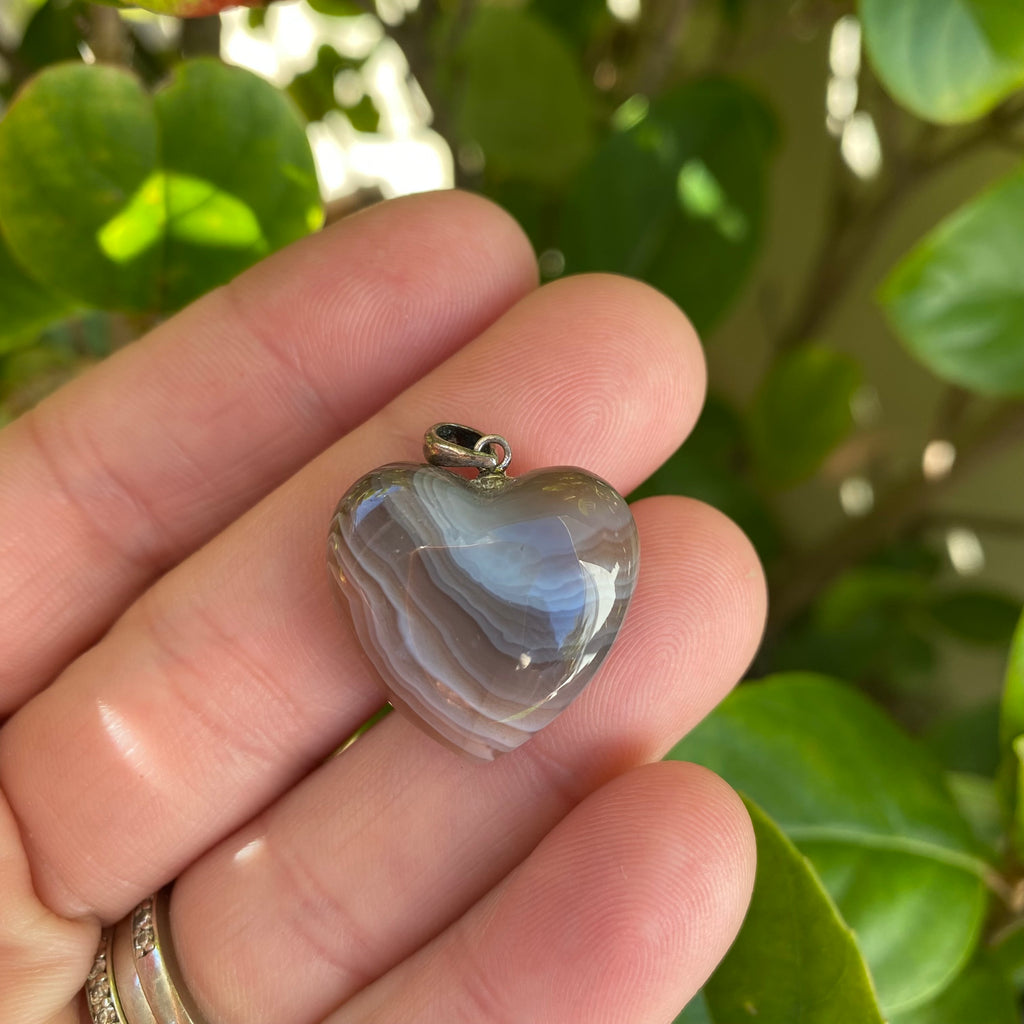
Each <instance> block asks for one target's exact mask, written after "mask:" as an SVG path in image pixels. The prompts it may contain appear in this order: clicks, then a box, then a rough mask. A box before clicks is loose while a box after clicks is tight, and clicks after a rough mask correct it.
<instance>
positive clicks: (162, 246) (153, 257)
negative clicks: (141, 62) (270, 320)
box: [0, 60, 320, 311]
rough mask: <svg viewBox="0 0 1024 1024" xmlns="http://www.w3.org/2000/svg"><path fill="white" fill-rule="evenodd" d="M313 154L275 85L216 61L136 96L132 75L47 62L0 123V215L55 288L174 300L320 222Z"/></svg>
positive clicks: (116, 300) (159, 306)
mask: <svg viewBox="0 0 1024 1024" xmlns="http://www.w3.org/2000/svg"><path fill="white" fill-rule="evenodd" d="M319 221H320V204H319V195H318V190H317V184H316V175H315V171H314V167H313V161H312V155H311V153H310V151H309V146H308V143H307V141H306V137H305V133H304V131H303V129H302V126H301V123H300V122H299V120H298V118H297V117H296V115H295V113H294V111H293V110H292V108H291V107H290V105H289V104H288V102H287V100H286V99H285V98H284V97H283V96H282V95H281V93H280V92H279V91H278V90H277V89H275V88H274V87H273V86H271V85H270V84H269V83H267V82H265V81H263V80H262V79H260V78H258V77H257V76H255V75H253V74H250V73H249V72H247V71H243V70H242V69H240V68H234V67H228V66H226V65H223V64H221V63H219V62H218V61H215V60H197V61H188V62H185V63H183V64H181V65H179V66H178V67H177V68H176V70H175V72H174V75H173V77H172V78H171V80H170V82H169V83H168V85H167V86H166V87H165V88H164V89H163V90H161V91H160V92H158V93H157V94H156V96H155V97H152V98H151V97H150V96H148V95H147V94H146V93H145V91H144V90H143V88H142V86H141V85H140V84H139V82H138V81H137V80H136V79H135V78H133V77H132V76H131V75H129V74H127V73H125V72H123V71H120V70H118V69H116V68H112V67H107V66H102V65H96V66H91V67H90V66H83V65H70V64H68V65H58V66H56V67H53V68H50V69H48V70H46V71H44V72H43V73H42V74H40V75H39V76H37V77H36V78H35V79H34V80H32V81H31V82H30V83H29V84H28V85H27V86H26V87H25V89H24V90H23V91H22V92H21V93H20V95H19V96H18V98H17V99H16V101H15V102H14V104H13V105H12V106H11V108H10V109H9V110H8V112H7V115H6V117H5V118H4V119H3V121H2V122H0V223H2V224H3V225H4V231H5V234H6V236H7V239H8V242H9V244H10V246H11V249H12V251H13V253H14V256H15V257H16V259H17V260H18V262H20V263H21V264H23V265H24V266H25V267H26V268H27V270H28V271H29V272H30V274H31V275H32V276H34V277H36V278H38V279H39V281H41V282H42V283H43V284H45V285H47V286H49V287H50V288H52V289H54V290H55V291H57V292H59V293H62V294H66V295H68V296H70V297H72V298H74V299H77V300H78V301H80V302H82V303H86V304H89V305H94V306H98V307H100V308H104V309H120V310H129V311H163V310H170V309H176V308H178V307H179V306H182V305H184V304H185V303H187V302H189V301H191V300H192V299H193V298H195V297H197V296H198V295H200V294H202V293H203V292H205V291H208V290H209V289H211V288H213V287H215V286H217V285H218V284H221V283H223V282H224V281H227V280H229V279H230V278H231V277H233V276H234V275H235V274H237V273H238V272H239V271H241V270H243V269H244V268H245V267H247V266H249V265H250V264H251V263H253V262H254V261H256V260H257V259H259V258H260V257H261V256H263V255H264V254H265V253H267V252H268V251H270V250H272V249H276V248H279V247H280V246H282V245H285V244H286V243H288V242H290V241H292V240H294V239H295V238H298V237H299V236H301V235H303V234H305V233H307V232H308V231H310V230H311V229H313V228H315V227H316V226H318V224H319Z"/></svg>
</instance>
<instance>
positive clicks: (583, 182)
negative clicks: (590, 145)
mask: <svg viewBox="0 0 1024 1024" xmlns="http://www.w3.org/2000/svg"><path fill="white" fill-rule="evenodd" d="M634 106H635V105H634ZM623 124H624V125H627V127H625V128H624V130H621V131H615V132H613V133H612V134H611V135H610V136H609V137H608V139H607V140H606V141H605V143H604V144H603V145H602V146H601V148H600V149H599V150H598V152H597V153H596V154H595V156H594V159H593V160H592V161H591V162H590V164H589V165H588V166H587V167H586V168H585V169H584V171H583V172H582V174H581V175H580V177H579V180H578V181H577V182H576V183H575V185H574V186H573V188H572V190H571V192H570V194H569V197H568V199H567V201H566V206H565V214H564V223H563V227H562V234H561V242H560V248H561V249H562V250H563V252H564V253H565V258H566V269H567V270H568V271H570V272H578V271H588V270H604V271H614V272H617V273H623V274H628V275H630V276H632V277H640V278H642V279H644V280H645V281H648V282H650V283H651V284H653V285H654V286H655V287H657V288H660V289H661V290H662V291H663V292H665V293H666V294H667V295H669V296H670V297H671V298H672V299H674V300H675V301H676V302H677V303H678V304H679V305H680V306H682V307H683V309H685V310H686V313H687V315H688V316H689V317H690V319H691V320H692V321H693V322H694V324H695V325H696V327H697V328H698V330H701V331H706V330H707V329H708V328H709V327H710V326H711V325H712V324H713V323H714V322H715V321H716V320H717V319H718V318H719V317H720V316H721V315H722V313H723V312H724V311H725V310H726V308H727V307H728V306H729V304H730V303H731V302H732V300H733V299H734V298H735V296H736V294H737V292H738V291H739V288H740V286H741V285H742V283H743V281H744V280H745V278H746V276H747V273H748V271H749V269H750V267H751V264H752V262H753V259H754V256H755V254H756V253H757V249H758V247H759V245H760V242H761V235H762V228H763V221H764V209H765V201H766V199H765V187H766V178H767V164H768V156H769V153H770V151H771V148H772V145H773V142H774V138H775V123H774V120H773V117H772V115H771V113H770V111H769V110H768V108H767V107H766V106H765V105H764V103H762V101H761V100H760V99H758V98H757V97H756V96H755V95H754V94H753V93H751V92H750V91H749V90H748V89H747V88H746V87H745V86H742V85H740V84H738V83H736V82H732V81H727V80H720V79H708V80H702V81H697V82H690V83H688V84H686V85H683V86H681V87H679V88H677V89H675V90H673V91H671V92H669V93H666V94H665V95H663V96H661V97H659V98H658V99H657V100H655V101H653V102H652V103H651V104H650V107H649V109H647V110H646V113H644V108H643V106H642V105H640V106H638V107H636V110H635V111H634V112H632V113H629V116H628V117H624V118H623Z"/></svg>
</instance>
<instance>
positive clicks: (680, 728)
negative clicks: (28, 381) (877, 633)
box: [0, 194, 764, 1024]
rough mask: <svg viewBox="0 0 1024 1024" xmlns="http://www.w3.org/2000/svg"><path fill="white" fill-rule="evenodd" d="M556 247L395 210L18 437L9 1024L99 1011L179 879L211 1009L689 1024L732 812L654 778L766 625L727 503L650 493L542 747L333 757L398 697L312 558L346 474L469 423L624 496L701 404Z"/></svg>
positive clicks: (193, 968)
mask: <svg viewBox="0 0 1024 1024" xmlns="http://www.w3.org/2000/svg"><path fill="white" fill-rule="evenodd" d="M533 265H534V264H533V259H532V255H531V254H530V252H529V251H528V248H527V246H526V243H525V242H524V240H523V239H522V237H521V235H520V234H519V233H518V231H517V230H516V229H515V228H514V226H513V225H512V224H511V222H510V221H508V220H507V218H505V217H504V216H503V215H501V214H499V213H498V212H496V211H495V210H494V209H493V208H491V207H489V206H487V205H486V204H484V203H482V202H481V201H479V200H476V199H472V198H469V197H466V196H461V195H456V194H449V195H438V196H431V197H420V198H413V199H409V200H403V201H399V202H396V203H393V204H389V205H387V206H384V207H380V208H377V209H376V210H373V211H370V212H368V213H367V214H364V215H360V216H358V217H355V218H352V219H351V220H350V221H348V222H345V223H343V225H342V226H340V227H338V228H336V229H332V230H331V231H328V232H325V233H324V234H322V235H320V236H317V237H315V238H312V239H309V240H307V241H305V242H303V243H301V244H299V245H297V246H295V247H293V248H292V249H290V250H288V251H287V252H285V253H283V254H281V255H279V256H276V257H274V258H272V259H270V260H268V261H266V262H265V263H264V264H262V265H260V266H258V267H256V268H255V269H254V270H252V271H250V272H249V273H247V274H246V275H245V276H243V277H242V278H240V279H239V281H238V282H236V283H235V284H233V285H231V286H230V287H229V288H227V289H224V290H221V291H218V292H215V293H213V294H211V295H209V296H207V297H206V298H204V299H202V300H200V301H199V302H197V303H196V304H194V305H193V306H192V307H190V308H189V309H187V310H186V311H184V312H183V313H182V314H180V315H179V316H178V317H176V318H175V319H174V320H172V321H170V322H168V323H167V324H165V325H163V326H161V327H159V328H158V329H157V330H156V331H154V332H153V333H152V335H151V336H150V337H149V338H147V339H146V340H144V341H142V342H140V343H139V344H138V345H135V346H132V347H131V348H129V349H128V350H126V351H124V352H123V353H121V354H119V355H118V356H116V357H114V358H112V359H111V360H109V361H108V362H107V363H105V364H104V365H102V366H101V367H99V368H98V369H96V370H95V371H93V372H92V373H91V374H88V375H86V376H85V377H83V378H82V379H80V380H79V381H77V382H75V383H74V384H73V385H71V386H69V387H68V388H66V389H65V390H64V391H62V392H60V393H58V394H57V395H55V396H54V397H53V398H51V399H50V400H48V401H47V402H45V403H43V405H41V406H40V407H39V408H38V409H37V410H35V411H34V412H32V413H31V414H28V415H27V416H25V417H23V418H22V419H21V420H19V421H17V422H15V423H14V424H12V425H11V426H10V427H8V428H7V429H6V430H5V431H4V432H3V433H2V434H0V521H2V522H3V524H4V529H3V533H2V540H0V550H2V552H3V563H4V566H5V569H6V571H5V573H4V575H3V578H2V580H0V608H2V609H3V611H2V614H0V649H2V650H3V651H4V653H5V657H4V660H3V663H2V665H0V716H2V715H10V716H11V717H10V718H9V720H8V721H7V722H6V724H5V725H4V726H3V729H2V731H0V784H2V795H3V798H4V799H0V948H2V949H3V957H2V958H0V1010H2V1011H3V1012H2V1013H0V1016H2V1018H3V1019H4V1020H15V1019H16V1020H18V1021H23V1022H26V1024H28V1022H33V1024H34V1022H39V1024H42V1022H48V1021H72V1020H76V1019H78V1015H80V1014H81V1013H82V1010H81V1007H80V1004H79V1002H78V1001H77V996H76V993H77V991H78V989H79V988H80V987H81V984H82V981H83V979H84V977H85V975H86V973H87V971H88V969H89V964H90V962H91V959H92V956H93V953H94V950H95V947H96V941H97V935H98V927H99V922H109V921H113V920H116V919H117V918H119V917H120V916H122V915H123V914H124V913H126V912H127V911H128V910H129V909H130V908H131V906H132V905H133V904H134V903H136V902H137V901H138V900H139V899H140V898H142V897H143V896H145V895H146V894H147V893H149V892H151V891H153V890H155V889H157V888H159V887H160V886H161V885H163V884H165V883H166V882H168V881H169V880H170V879H172V878H175V877H178V878H179V880H178V882H177V883H176V886H175V890H174V901H173V904H172V922H173V929H174V940H175V945H176V946H177V948H178V952H179V956H180V958H181V960H182V967H183V971H184V974H185V977H186V980H187V983H188V985H189V987H190V988H191V989H192V991H193V992H194V995H195V997H196V999H197V1000H198V1002H199V1003H200V1005H201V1007H202V1008H203V1010H204V1012H205V1013H206V1015H207V1016H208V1017H209V1020H210V1022H211V1024H242V1022H244V1021H271V1020H273V1021H281V1022H283V1024H306V1022H309V1024H315V1022H317V1021H321V1020H323V1019H325V1018H328V1019H330V1020H332V1021H335V1022H339V1024H340V1022H343V1021H346V1022H347V1021H360V1022H367V1021H380V1022H394V1021H398V1020H401V1021H403V1022H410V1024H412V1022H423V1024H428V1022H438V1024H440V1022H445V1024H448V1022H453V1021H474V1022H480V1021H502V1022H504V1021H523V1022H529V1024H541V1022H548V1021H550V1022H557V1024H575V1022H579V1024H583V1022H587V1024H590V1022H594V1021H616V1022H623V1021H626V1022H630V1024H640V1022H648V1021H650V1022H657V1021H667V1020H670V1019H671V1018H672V1016H673V1015H674V1013H675V1011H677V1010H678V1009H679V1007H680V1006H681V1005H682V1004H683V1002H685V1001H686V999H687V998H689V996H690V995H691V994H692V993H693V992H694V991H695V990H696V989H697V988H698V987H699V986H700V984H701V983H702V982H703V980H704V978H705V977H706V976H707V974H708V973H709V972H710V970H711V969H712V967H713V966H714V964H715V962H716V961H717V959H718V958H720V957H721V955H722V954H723V952H724V951H725V949H726V947H727V945H728V943H729V941H730V940H731V938H732V936H733V934H734V933H735V930H736V928H737V927H738V924H739V920H740V917H741V915H742V913H743V908H744V905H745V900H746V898H747V895H748V892H749V888H750V884H751V877H752V864H753V850H752V844H751V839H750V832H749V825H748V823H747V822H746V820H745V817H744V814H743V811H742V808H741V806H740V805H739V803H738V801H737V800H736V798H735V797H734V796H733V795H732V794H731V793H730V792H729V791H728V790H727V789H726V787H725V786H724V785H723V784H722V783H721V782H719V781H718V780H717V779H715V778H714V777H712V776H710V775H708V774H707V773H706V772H704V771H702V770H699V769H696V768H693V767H690V766H684V765H678V764H663V765H648V766H647V767H640V766H642V765H644V764H646V763H647V762H649V761H652V760H655V759H657V758H658V757H659V756H661V754H662V753H664V751H665V750H666V749H667V748H668V747H669V746H670V745H671V743H672V742H673V741H674V740H675V739H677V738H678V736H679V735H681V734H682V733H683V732H685V731H686V730H687V729H688V728H690V727H691V726H692V725H693V724H694V723H695V722H697V721H698V720H699V719H700V718H701V717H702V716H703V715H705V714H706V713H707V712H708V711H709V710H710V708H711V707H712V706H713V705H714V704H715V703H716V702H717V701H718V700H719V699H720V698H721V697H722V695H723V694H724V693H725V692H726V690H727V689H728V687H729V686H731V685H732V684H733V683H734V682H735V680H736V678H737V677H738V675H739V674H740V672H742V670H743V668H744V666H745V663H746V662H747V660H748V659H749V657H750V656H751V654H752V651H753V647H754V645H755V643H756V640H757V636H758V631H759V628H760V624H761V618H762V615H763V605H764V596H763V583H762V579H761V575H760V570H759V568H758V566H757V562H756V558H755V556H754V555H753V553H752V551H751V549H750V547H749V545H748V544H747V543H746V541H745V540H744V538H743V537H742V536H741V535H740V534H739V532H738V531H737V530H736V529H735V528H734V527H733V526H732V525H731V524H729V523H728V522H727V521H725V520H723V519H722V518H721V517H720V516H719V515H718V514H717V513H715V512H713V511H712V510H711V509H709V508H707V507H706V506H703V505H700V504H698V503H695V502H692V501H688V500H684V499H673V498H661V499H651V500H648V501H644V502H641V503H639V504H638V505H637V506H636V508H635V514H636V518H637V522H638V524H639V527H640V534H641V542H642V546H643V568H642V572H641V577H640V584H639V588H638V591H637V596H636V599H635V601H634V606H633V611H632V612H631V616H630V618H629V620H628V621H627V623H626V626H625V628H624V630H623V634H622V637H621V639H620V642H619V644H618V645H617V647H616V648H615V650H614V651H613V653H612V655H611V657H610V658H609V660H608V662H607V664H606V666H605V667H604V669H603V670H602V673H601V675H600V676H599V678H598V679H597V681H596V682H595V683H594V685H593V686H592V687H591V688H590V690H588V692H587V693H586V694H585V695H584V697H583V698H582V699H581V700H580V701H579V702H578V703H577V704H575V705H574V706H573V707H572V708H571V709H570V710H569V711H567V712H566V713H565V715H563V716H562V717H561V718H560V719H559V720H558V721H557V722H556V723H554V724H553V725H552V726H551V727H550V728H548V729H547V730H545V731H544V732H543V733H541V734H540V736H539V737H538V738H537V739H535V740H534V741H532V742H531V743H529V744H528V745H527V746H525V747H524V748H523V749H522V750H520V751H517V752H516V753H514V754H511V755H509V756H507V757H506V758H504V759H501V760H499V761H498V762H496V763H495V764H493V765H474V764H469V763H466V762H464V761H462V760H460V759H458V758H456V757H455V756H453V755H452V754H451V753H449V752H448V751H447V750H444V749H442V748H441V747H440V746H438V745H436V744H435V743H433V742H431V741H430V740H428V739H427V738H425V737H423V736H421V735H420V733H419V732H418V731H417V730H416V729H414V728H413V727H412V726H410V725H409V723H407V722H406V721H405V720H404V719H403V718H401V717H399V716H390V717H389V718H388V719H386V720H385V721H384V722H382V723H381V724H380V725H379V726H377V727H376V728H375V729H374V730H373V731H372V732H371V733H369V734H367V735H366V736H365V737H364V738H362V739H361V740H360V741H359V742H358V743H357V744H355V745H354V746H353V747H352V748H351V749H349V750H348V751H346V752H345V753H344V754H343V755H342V756H340V757H337V758H333V759H331V760H329V761H327V762H326V763H320V762H321V761H322V759H323V758H324V757H325V756H326V755H327V754H328V753H329V752H330V751H331V750H332V748H333V747H334V746H336V744H337V743H338V741H339V740H340V739H341V738H343V737H344V736H345V735H347V734H349V733H350V732H352V731H353V730H354V729H355V728H356V727H357V726H358V725H359V724H360V723H361V722H363V721H364V720H365V719H366V718H367V717H368V716H369V715H370V714H371V713H372V712H373V711H374V710H375V708H376V707H377V706H378V705H379V703H380V699H381V698H380V696H379V692H378V690H377V688H376V685H375V682H374V679H373V676H372V673H371V671H370V670H369V669H368V667H367V665H366V663H365V661H364V660H363V659H362V657H361V655H360V652H359V648H358V645H357V642H356V640H355V637H354V635H353V634H352V633H351V631H350V630H349V628H348V626H347V624H346V623H344V622H342V621H340V620H339V619H338V616H337V613H336V611H335V609H334V607H333V604H332V600H331V595H330V590H329V587H328V585H327V580H326V574H325V571H324V568H323V564H322V563H323V541H324V537H323V535H324V531H325V527H326V523H327V521H328V520H329V517H330V511H331V508H332V506H333V503H334V501H335V500H336V499H337V498H338V496H339V495H340V493H341V492H342V491H343V490H344V489H345V488H346V487H347V486H348V484H349V483H351V481H352V480H354V479H356V477H358V476H359V475H360V474H361V473H362V472H364V471H366V470H367V469H369V468H370V467H371V466H372V465H374V464H376V463H379V462H383V461H390V460H393V459H396V458H402V457H409V458H414V457H415V456H416V448H417V438H418V437H419V436H420V435H421V434H422V431H423V429H424V427H425V426H427V425H429V424H430V423H432V422H435V421H437V420H439V419H450V420H454V421H458V422H472V423H479V424H481V425H484V426H486V427H487V428H488V429H495V430H500V431H503V432H507V433H508V435H509V436H510V437H511V438H514V443H515V444H516V459H517V465H518V467H519V468H520V469H521V470H526V469H528V468H531V467H533V466H538V465H545V464H562V463H575V464H579V465H583V466H586V467H587V468H589V469H592V470H593V471H594V472H596V473H598V474H600V475H601V476H603V477H605V478H607V479H609V480H610V481H611V482H612V483H614V484H615V485H616V486H617V487H618V488H619V489H620V490H622V491H627V490H629V489H630V488H632V487H633V486H635V485H636V484H637V483H639V482H640V481H641V480H642V479H643V478H644V477H645V476H646V475H647V474H649V473H650V472H651V471H652V470H653V469H654V468H655V466H656V465H657V464H658V463H659V462H660V461H661V460H663V459H664V458H665V457H666V456H667V455H668V454H669V453H670V452H671V451H672V450H673V449H674V448H675V447H676V446H677V445H678V444H679V443H680V442H681V441H682V439H683V437H684V435H685V433H686V432H687V430H688V429H689V427H690V426H691V425H692V423H693V420H694V419H695V417H696V415H697V412H698V409H699V405H700V401H701V398H702V395H703V385H704V376H703V372H704V371H703V366H702V361H701V355H700V350H699V346H698V345H697V343H696V340H695V339H694V337H693V334H692V331H691V330H690V328H689V326H688V325H687V324H686V322H685V320H684V319H683V318H682V317H681V316H680V315H679V313H678V312H677V311H676V310H675V309H674V307H672V306H671V304H670V303H668V302H667V301H666V300H664V299H662V298H661V297H659V296H658V295H657V294H656V293H654V292H652V291H650V290H649V289H647V288H645V287H643V286H641V285H637V284H634V283H631V282H627V281H624V280H620V279H613V278H580V279H575V280H567V281H565V282H562V283H559V284H556V285H553V286H549V287H547V288H544V289H541V290H539V291H536V290H533V285H534V281H533V274H534V271H533ZM339 438H340V440H339ZM207 542H209V543H207ZM168 570H169V571H168Z"/></svg>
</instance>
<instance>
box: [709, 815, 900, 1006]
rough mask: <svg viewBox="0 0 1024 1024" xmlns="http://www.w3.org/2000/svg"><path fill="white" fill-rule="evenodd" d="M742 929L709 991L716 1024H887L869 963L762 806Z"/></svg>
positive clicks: (807, 866)
mask: <svg viewBox="0 0 1024 1024" xmlns="http://www.w3.org/2000/svg"><path fill="white" fill-rule="evenodd" d="M747 809H748V810H749V812H750V817H751V820H752V821H753V824H754V834H755V835H756V837H757V877H756V880H755V883H754V894H753V897H752V899H751V901H750V909H749V910H748V911H747V917H746V920H745V921H744V922H743V927H742V928H741V929H740V933H739V935H738V936H737V938H736V941H735V942H734V943H733V946H732V949H730V950H729V952H728V954H727V955H726V957H725V959H724V960H723V961H722V963H721V964H720V965H719V967H718V970H716V971H715V973H714V974H713V975H712V976H711V978H710V980H709V981H708V983H707V985H706V986H705V987H704V995H705V999H706V1000H707V1005H708V1009H709V1010H710V1013H711V1019H712V1020H713V1021H714V1022H715V1024H738V1022H740V1021H746V1020H750V1021H757V1024H794V1022H795V1021H799V1022H800V1024H883V1022H882V1013H881V1011H880V1010H879V1007H878V1002H877V999H876V996H875V992H874V988H873V987H872V983H871V978H870V976H869V974H868V970H867V967H866V965H865V963H864V958H863V957H862V956H861V952H860V950H859V949H858V948H857V942H856V940H855V939H854V936H853V933H852V932H851V931H850V929H849V927H847V925H846V923H845V922H844V921H843V919H842V918H841V917H840V915H839V912H838V911H837V910H836V906H835V904H834V903H833V902H832V900H831V899H830V897H829V894H828V893H827V892H826V890H825V888H824V887H823V886H822V884H821V881H820V880H819V878H818V876H817V874H816V873H815V871H814V868H813V867H812V866H811V865H810V863H808V861H807V859H806V858H805V857H803V856H802V855H801V854H800V852H799V851H798V850H797V848H796V847H795V846H794V845H793V844H792V843H791V842H790V841H789V840H788V839H787V838H786V836H785V835H783V833H782V832H781V831H780V830H779V828H778V826H777V825H776V824H775V823H774V822H773V821H771V819H770V818H768V816H767V815H766V814H765V813H764V812H763V811H762V810H760V809H759V808H758V807H757V806H756V805H754V804H751V803H749V802H748V803H747Z"/></svg>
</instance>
